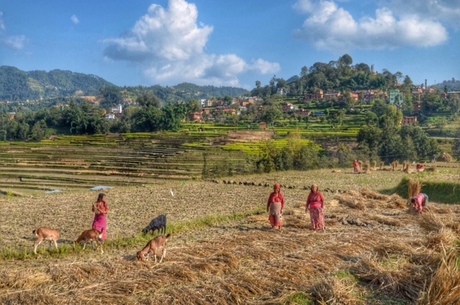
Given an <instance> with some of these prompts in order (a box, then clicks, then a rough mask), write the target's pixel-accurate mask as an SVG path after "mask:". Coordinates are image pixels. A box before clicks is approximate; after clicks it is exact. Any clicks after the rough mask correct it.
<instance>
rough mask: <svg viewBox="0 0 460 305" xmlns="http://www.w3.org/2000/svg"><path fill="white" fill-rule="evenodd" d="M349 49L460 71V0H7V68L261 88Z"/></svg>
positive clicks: (363, 59) (1, 3)
mask: <svg viewBox="0 0 460 305" xmlns="http://www.w3.org/2000/svg"><path fill="white" fill-rule="evenodd" d="M344 54H349V55H350V56H351V57H352V58H353V64H359V63H366V64H368V65H369V66H371V65H373V66H374V69H375V70H376V71H378V72H382V71H383V70H384V69H386V70H388V71H390V72H391V73H396V72H401V73H402V74H403V75H409V76H410V78H411V79H412V80H413V81H414V83H416V84H422V83H423V82H424V81H425V79H426V80H427V82H428V84H429V85H430V84H434V83H439V82H442V81H444V80H451V79H452V78H455V79H460V0H381V1H379V0H377V1H374V0H360V1H353V0H335V1H317V0H220V1H218V0H169V1H168V0H150V1H147V0H135V1H129V0H97V1H94V0H92V1H91V0H82V1H65V0H46V1H45V0H43V1H37V0H0V65H6V66H14V67H17V68H19V69H21V70H25V71H31V70H45V71H50V70H54V69H60V70H70V71H74V72H80V73H86V74H94V75H97V76H100V77H103V78H104V79H106V80H108V81H110V82H112V83H114V84H116V85H119V86H136V85H142V86H151V85H162V86H166V85H168V86H172V85H176V84H179V83H182V82H191V83H195V84H199V85H216V86H237V87H244V88H246V89H252V88H253V87H254V86H255V82H256V81H260V82H261V83H262V84H263V85H266V84H268V82H269V80H270V79H271V78H272V77H273V76H274V75H276V77H281V78H284V79H288V78H290V77H292V76H293V75H299V74H300V71H301V68H302V67H303V66H306V67H310V66H312V65H313V64H314V63H315V62H324V63H328V62H330V61H333V60H337V59H338V58H339V57H341V56H342V55H344Z"/></svg>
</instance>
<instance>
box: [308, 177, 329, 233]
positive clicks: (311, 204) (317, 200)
mask: <svg viewBox="0 0 460 305" xmlns="http://www.w3.org/2000/svg"><path fill="white" fill-rule="evenodd" d="M323 209H324V196H323V194H321V193H320V191H318V186H317V185H316V184H313V185H312V186H311V187H310V194H309V195H308V199H307V204H306V206H305V212H307V211H310V220H311V226H312V229H313V230H314V231H315V232H316V230H323V232H324V231H325V230H326V227H325V226H324V213H323Z"/></svg>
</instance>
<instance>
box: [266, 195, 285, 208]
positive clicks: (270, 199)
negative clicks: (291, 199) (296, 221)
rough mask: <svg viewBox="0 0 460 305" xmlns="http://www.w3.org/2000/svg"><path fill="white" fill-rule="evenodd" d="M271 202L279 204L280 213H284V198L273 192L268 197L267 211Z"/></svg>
mask: <svg viewBox="0 0 460 305" xmlns="http://www.w3.org/2000/svg"><path fill="white" fill-rule="evenodd" d="M273 202H281V212H282V211H284V196H283V194H281V193H277V192H273V193H271V194H270V197H268V202H267V211H268V210H269V209H270V204H271V203H273Z"/></svg>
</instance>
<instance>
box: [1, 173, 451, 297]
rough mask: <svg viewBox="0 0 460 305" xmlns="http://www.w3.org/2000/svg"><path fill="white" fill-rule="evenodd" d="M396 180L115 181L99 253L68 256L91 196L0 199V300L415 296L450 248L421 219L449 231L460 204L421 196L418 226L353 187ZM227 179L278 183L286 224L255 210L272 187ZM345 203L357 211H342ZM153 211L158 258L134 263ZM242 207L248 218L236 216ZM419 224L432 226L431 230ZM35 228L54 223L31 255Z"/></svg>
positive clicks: (382, 176)
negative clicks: (319, 216) (315, 225)
mask: <svg viewBox="0 0 460 305" xmlns="http://www.w3.org/2000/svg"><path fill="white" fill-rule="evenodd" d="M453 175H455V173H454V172H452V169H450V168H442V167H440V168H439V170H438V171H437V172H434V173H430V174H429V175H428V174H427V173H424V174H423V175H415V174H414V175H410V177H413V178H420V179H426V180H427V181H447V180H452V177H455V176H453ZM457 175H458V173H457ZM407 176H408V175H407V174H405V173H402V172H400V171H396V172H391V171H378V172H372V173H371V174H369V175H366V174H363V175H354V174H352V173H351V169H350V170H349V171H347V172H342V173H333V172H331V170H318V171H310V172H282V173H274V174H270V175H253V176H245V177H231V178H227V179H225V180H226V181H228V180H232V181H236V182H237V184H231V185H229V184H223V183H219V184H215V183H212V182H202V181H187V182H182V181H157V182H156V183H155V184H148V185H145V186H143V187H141V186H140V187H116V188H114V189H111V190H109V191H107V194H108V199H109V204H110V208H111V212H110V214H109V234H110V240H109V241H108V242H107V245H106V253H105V254H104V255H102V256H101V255H100V254H98V253H97V252H93V251H91V250H89V251H84V252H82V251H80V250H79V249H78V248H77V249H76V250H75V252H74V250H72V247H71V246H70V245H67V242H71V241H72V240H74V239H75V238H76V237H77V236H78V234H79V233H80V232H81V231H83V230H84V229H87V228H89V227H90V226H91V220H92V215H91V212H90V208H89V207H90V205H91V203H92V202H93V201H94V200H95V198H96V196H97V192H91V191H88V190H80V191H73V192H68V193H64V194H54V195H40V196H34V197H32V198H12V197H4V198H2V199H0V204H1V205H2V209H1V211H0V214H1V215H0V218H1V219H2V220H3V221H2V223H1V224H0V236H1V239H2V243H3V246H2V257H3V259H2V261H1V262H0V265H1V266H2V270H3V271H2V272H1V274H0V287H2V290H3V292H2V293H0V302H1V303H9V304H21V303H34V304H45V303H46V304H62V302H64V303H68V304H76V303H79V304H89V303H94V302H95V303H98V302H99V303H110V304H128V303H129V304H147V303H151V302H156V303H159V304H165V303H168V304H171V303H174V304H190V303H195V304H211V303H212V304H217V303H218V304H238V303H240V304H282V303H289V304H310V302H312V300H313V299H316V300H321V299H322V298H325V297H327V296H328V295H327V294H328V293H329V294H331V295H330V296H329V298H332V299H333V300H335V301H336V302H339V303H340V304H414V300H415V299H416V298H418V297H421V296H420V293H421V291H426V290H427V287H425V286H424V285H423V281H425V280H426V279H429V278H430V271H429V268H432V267H433V264H434V263H433V261H435V259H436V258H438V257H439V251H438V250H436V249H437V248H436V247H437V245H438V244H439V242H440V241H439V240H441V241H443V244H444V246H445V247H447V246H449V245H450V244H451V243H449V242H448V241H449V240H450V239H448V238H446V237H445V234H444V235H440V233H439V232H438V231H436V229H433V228H432V227H435V228H436V227H438V226H441V227H444V228H445V230H450V231H449V232H453V233H451V234H454V236H458V235H457V234H458V232H459V230H458V229H459V228H458V226H456V224H457V223H459V219H458V218H459V216H458V215H460V214H459V213H458V212H460V211H459V210H458V208H457V207H456V206H444V205H443V204H440V203H438V202H436V200H435V199H432V200H431V201H430V202H431V203H430V204H431V206H432V212H433V213H430V214H427V217H428V215H433V216H432V218H433V219H435V220H432V221H431V222H429V221H427V220H424V219H425V218H423V217H419V218H417V217H416V216H414V215H412V214H408V213H407V211H406V209H405V208H398V207H396V206H393V205H391V204H390V203H388V202H387V201H385V200H377V199H368V198H363V197H362V196H360V195H359V191H362V190H365V189H367V188H370V189H372V190H375V191H382V192H385V193H391V192H389V190H391V189H395V188H396V187H397V186H398V184H399V182H400V181H401V180H402V179H403V178H405V177H407ZM457 178H458V176H457ZM223 180H224V179H223ZM238 182H254V183H255V184H259V183H261V184H265V183H267V184H269V185H271V184H272V183H274V182H278V183H281V184H283V185H285V187H284V188H283V192H284V193H285V196H286V202H287V207H286V212H285V222H286V226H285V227H284V228H283V230H282V231H281V232H273V231H272V230H270V229H269V228H268V226H267V225H268V222H267V215H266V214H265V213H264V212H263V211H264V210H265V204H266V202H265V201H266V198H267V197H268V194H269V192H270V190H271V188H270V187H263V186H245V185H243V184H239V183H238ZM312 183H318V184H319V186H320V188H321V189H323V190H326V189H331V190H332V191H333V192H325V193H324V194H325V196H326V200H327V207H326V216H327V225H328V232H327V233H325V234H320V233H317V234H314V233H312V232H311V231H309V222H308V221H309V220H308V217H306V216H305V214H304V201H305V199H306V196H307V191H306V190H304V188H305V187H306V186H308V185H310V184H312ZM170 189H172V190H173V191H174V196H171V195H170V192H169V190H170ZM422 190H424V189H422ZM344 191H355V193H352V196H351V197H350V198H351V199H349V200H351V202H352V203H349V204H345V203H343V202H342V203H338V201H337V198H338V197H337V196H339V193H340V192H344ZM342 195H343V194H342ZM430 195H431V197H430V198H433V197H436V196H433V195H434V194H430ZM333 199H335V200H333ZM342 199H343V198H342ZM457 202H458V201H457ZM354 203H361V206H362V207H364V208H363V209H362V210H360V209H356V208H351V206H353V204H354ZM258 211H259V212H258ZM454 211H456V212H457V213H453V212H454ZM260 212H262V213H260ZM160 213H167V214H168V220H169V224H170V229H169V232H171V233H172V234H173V237H172V238H171V240H170V242H169V250H168V256H167V258H166V259H165V261H164V262H163V263H162V264H161V265H155V264H154V263H153V262H147V263H138V262H136V261H135V253H136V251H139V250H140V249H141V248H142V247H143V246H144V244H145V242H146V240H147V239H148V237H147V238H145V237H140V236H139V232H140V230H141V229H142V228H143V227H144V226H145V225H146V224H148V222H149V221H150V219H151V218H153V217H154V216H155V215H158V214H160ZM245 213H246V214H247V215H248V216H246V217H243V218H241V217H237V215H243V214H245ZM217 216H219V217H217ZM225 216H228V218H226V217H225ZM439 218H442V221H441V220H439ZM424 223H425V224H426V223H429V224H430V223H431V224H432V226H431V228H428V229H427V228H426V227H427V226H426V225H425V226H423V224H424ZM433 223H434V224H435V225H436V226H434V225H433ZM440 223H441V224H440ZM37 226H51V227H55V228H59V229H60V230H61V238H62V239H61V251H62V252H61V253H60V254H56V253H54V251H51V252H48V251H47V250H46V248H45V247H42V248H41V249H40V250H39V252H40V254H39V255H38V256H37V257H34V256H33V255H31V254H30V252H31V245H32V243H33V240H34V238H33V236H32V234H31V231H32V230H33V229H34V228H36V227H37ZM427 230H431V231H432V233H431V235H426V234H427V232H428V231H427ZM427 236H431V237H429V238H427ZM439 236H440V237H439ZM436 238H437V239H436ZM442 238H444V239H442ZM50 253H51V254H50ZM8 257H10V258H8ZM434 269H436V268H434ZM430 270H431V269H430ZM422 279H423V280H422ZM378 287H380V290H379V291H380V292H377V288H378ZM31 291H33V293H30V292H31ZM426 304H428V303H426ZM440 304H448V303H442V302H441V303H440Z"/></svg>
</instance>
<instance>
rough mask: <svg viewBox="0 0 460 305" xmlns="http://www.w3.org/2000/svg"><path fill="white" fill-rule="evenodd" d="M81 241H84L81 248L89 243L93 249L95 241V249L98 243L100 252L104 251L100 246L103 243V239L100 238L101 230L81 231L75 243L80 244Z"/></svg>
mask: <svg viewBox="0 0 460 305" xmlns="http://www.w3.org/2000/svg"><path fill="white" fill-rule="evenodd" d="M82 242H83V243H84V244H83V250H84V249H85V248H86V244H88V243H91V244H92V245H93V249H95V247H94V242H96V249H97V246H98V245H99V246H101V253H104V249H103V248H102V244H103V243H104V240H103V239H102V231H101V232H99V231H98V230H94V229H91V230H86V231H83V232H82V233H81V234H80V236H79V237H78V238H77V240H76V241H75V243H76V244H80V243H82Z"/></svg>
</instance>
